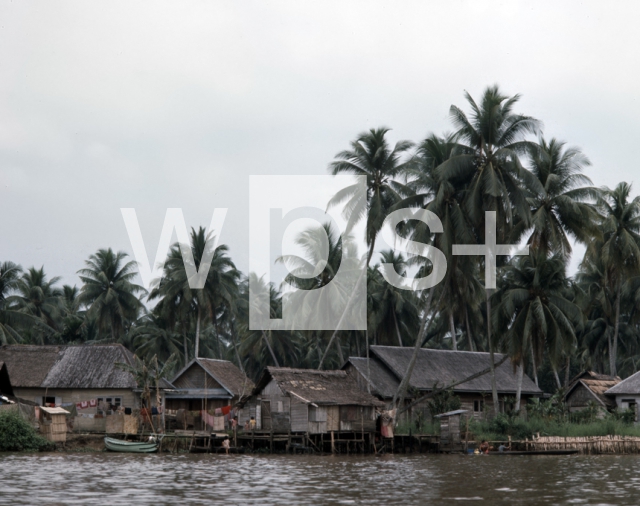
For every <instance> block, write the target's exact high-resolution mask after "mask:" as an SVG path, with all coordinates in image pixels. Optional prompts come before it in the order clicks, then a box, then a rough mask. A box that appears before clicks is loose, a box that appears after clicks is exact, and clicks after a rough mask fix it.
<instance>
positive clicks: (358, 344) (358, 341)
mask: <svg viewBox="0 0 640 506" xmlns="http://www.w3.org/2000/svg"><path fill="white" fill-rule="evenodd" d="M356 354H357V355H358V356H359V357H360V356H361V355H360V334H359V333H358V332H357V331H356Z"/></svg>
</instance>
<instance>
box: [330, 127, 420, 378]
mask: <svg viewBox="0 0 640 506" xmlns="http://www.w3.org/2000/svg"><path fill="white" fill-rule="evenodd" d="M389 130H390V129H389V128H384V127H383V128H378V129H371V130H369V131H368V132H364V133H362V134H360V135H359V136H358V137H357V139H356V140H355V141H353V142H352V143H351V149H348V150H345V151H341V152H340V153H338V154H337V155H336V160H335V161H334V162H332V163H331V164H330V165H329V169H330V171H331V173H332V174H333V175H338V174H351V175H355V176H364V177H366V181H367V191H366V194H365V195H362V193H361V192H360V191H359V188H360V187H359V185H358V184H354V185H352V186H348V187H347V188H344V189H342V190H340V191H339V192H338V193H337V194H336V195H335V196H334V197H333V198H332V199H331V200H330V201H329V204H328V207H332V206H335V205H340V204H344V213H343V214H344V216H345V218H346V219H347V232H350V231H351V230H352V229H353V227H354V226H355V225H356V224H357V223H358V222H359V221H360V220H361V219H362V217H363V216H365V214H366V216H367V224H366V232H365V236H366V237H365V238H366V242H367V248H368V253H367V257H366V263H365V267H364V269H363V270H362V272H361V275H360V276H359V277H358V280H357V282H356V289H353V290H352V292H351V297H349V300H348V302H347V304H346V307H345V309H344V311H343V317H344V315H346V314H347V313H348V312H349V311H350V309H351V305H352V304H353V302H354V295H355V294H356V293H357V291H358V290H357V288H358V287H359V286H360V283H362V282H363V278H364V277H365V276H366V274H367V270H368V268H369V264H370V262H371V258H372V257H373V252H374V250H375V245H376V239H377V237H378V234H379V233H380V230H381V228H382V225H383V223H384V220H385V218H386V217H387V215H388V214H389V212H390V210H391V208H392V207H393V206H394V205H395V204H397V203H398V202H399V201H400V200H401V194H400V191H401V189H402V185H401V184H400V183H399V182H398V181H396V180H395V179H394V178H396V177H398V175H400V174H402V173H403V172H404V171H405V170H406V169H407V167H409V166H410V164H411V160H409V161H403V160H402V157H403V155H405V154H406V153H407V152H408V151H409V149H411V147H412V146H413V143H411V142H410V141H399V142H397V143H396V145H395V146H394V147H393V148H391V146H390V145H389V143H388V142H387V139H386V137H385V136H386V134H387V133H388V132H389ZM341 323H342V322H341V321H340V322H338V325H336V329H338V328H340V326H341V325H340V324H341ZM337 332H338V330H335V331H334V332H333V333H332V335H331V338H330V339H329V343H328V344H327V348H326V350H325V353H324V355H323V357H322V358H321V359H320V365H319V366H318V368H319V369H320V368H322V363H323V361H324V357H325V356H326V354H327V351H328V350H329V348H330V347H331V345H332V344H333V340H334V339H335V336H336V334H337ZM368 346H369V345H368V343H367V348H368Z"/></svg>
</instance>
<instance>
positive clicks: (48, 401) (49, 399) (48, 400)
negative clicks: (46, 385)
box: [42, 396, 56, 407]
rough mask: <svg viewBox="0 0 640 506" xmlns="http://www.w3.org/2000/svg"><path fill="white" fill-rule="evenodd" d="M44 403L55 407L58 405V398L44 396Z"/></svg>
mask: <svg viewBox="0 0 640 506" xmlns="http://www.w3.org/2000/svg"><path fill="white" fill-rule="evenodd" d="M42 405H43V406H49V407H53V406H55V405H56V398H55V397H44V396H43V397H42Z"/></svg>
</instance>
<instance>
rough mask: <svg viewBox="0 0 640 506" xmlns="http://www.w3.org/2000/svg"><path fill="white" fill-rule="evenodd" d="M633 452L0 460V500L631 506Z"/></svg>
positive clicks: (638, 460) (635, 493) (636, 490)
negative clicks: (523, 454)
mask: <svg viewBox="0 0 640 506" xmlns="http://www.w3.org/2000/svg"><path fill="white" fill-rule="evenodd" d="M639 471H640V457H637V456H592V457H589V456H577V455H576V456H566V457H552V456H512V457H501V456H495V457H492V456H488V457H487V456H454V455H395V456H383V457H373V456H362V457H358V456H356V457H354V456H351V457H334V456H323V457H320V456H275V455H274V456H253V455H230V456H224V455H218V456H213V455H202V456H198V455H177V456H176V455H173V456H170V455H132V454H107V453H98V454H36V455H18V454H0V503H2V504H53V503H56V504H101V505H103V504H113V505H116V504H118V505H119V504H126V505H129V504H154V505H156V504H170V503H176V504H178V503H179V504H184V505H186V504H212V503H220V504H222V503H224V504H228V505H232V504H279V505H280V504H376V503H385V504H444V503H452V502H453V501H456V502H457V501H465V502H466V501H473V502H484V503H486V504H493V503H506V504H629V505H638V504H640V474H639Z"/></svg>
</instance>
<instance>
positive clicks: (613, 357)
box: [609, 282, 622, 376]
mask: <svg viewBox="0 0 640 506" xmlns="http://www.w3.org/2000/svg"><path fill="white" fill-rule="evenodd" d="M621 292H622V283H620V282H618V290H617V293H616V321H615V322H614V327H613V348H612V349H611V353H610V354H609V370H610V371H611V373H610V374H611V376H617V374H618V371H617V368H616V361H617V359H618V332H619V330H620V296H621Z"/></svg>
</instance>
